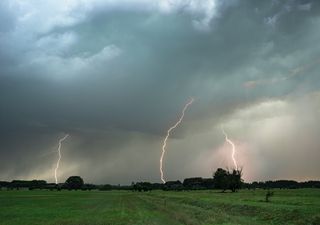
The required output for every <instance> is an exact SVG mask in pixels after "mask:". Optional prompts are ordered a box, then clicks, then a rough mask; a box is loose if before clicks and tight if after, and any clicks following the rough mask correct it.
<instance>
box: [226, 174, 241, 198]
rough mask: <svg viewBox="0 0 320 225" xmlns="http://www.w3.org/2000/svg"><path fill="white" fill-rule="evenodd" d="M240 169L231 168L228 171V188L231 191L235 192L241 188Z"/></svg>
mask: <svg viewBox="0 0 320 225" xmlns="http://www.w3.org/2000/svg"><path fill="white" fill-rule="evenodd" d="M241 176H242V171H241V170H235V169H234V170H232V172H229V171H228V186H229V187H228V188H229V189H230V190H231V191H232V192H236V191H237V190H238V189H240V188H241V184H242V179H241Z"/></svg>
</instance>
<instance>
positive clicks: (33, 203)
mask: <svg viewBox="0 0 320 225" xmlns="http://www.w3.org/2000/svg"><path fill="white" fill-rule="evenodd" d="M265 193H266V191H264V190H255V191H248V190H243V191H240V192H238V193H220V192H217V191H190V192H163V191H154V192H151V193H133V192H129V191H128V192H126V191H110V192H108V191H107V192H99V191H62V192H57V191H0V224H1V225H17V224H21V225H22V224H23V225H36V224H50V225H69V224H72V225H102V224H106V225H109V224H110V225H111V224H112V225H120V224H141V225H149V224H150V225H156V224H163V225H179V224H190V225H191V224H225V225H226V224H237V225H238V224H244V225H250V224H252V225H259V224H268V225H270V224H281V225H282V224H317V225H318V224H320V189H318V190H315V189H302V190H274V193H275V195H274V196H273V197H272V198H271V202H269V203H266V202H264V198H265Z"/></svg>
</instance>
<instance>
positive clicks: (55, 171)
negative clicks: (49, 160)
mask: <svg viewBox="0 0 320 225" xmlns="http://www.w3.org/2000/svg"><path fill="white" fill-rule="evenodd" d="M68 137H69V134H66V135H65V136H64V137H63V138H61V139H59V145H58V155H59V157H58V161H57V165H56V168H55V170H54V178H55V180H56V184H58V178H57V171H58V169H59V165H60V160H61V145H62V142H63V141H64V140H66V139H67V138H68Z"/></svg>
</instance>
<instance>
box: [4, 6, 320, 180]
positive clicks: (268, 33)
mask: <svg viewBox="0 0 320 225" xmlns="http://www.w3.org/2000/svg"><path fill="white" fill-rule="evenodd" d="M168 2H169V3H170V4H167V3H168ZM55 3H56V2H55ZM47 4H48V5H46V4H44V5H42V4H39V5H37V4H34V3H33V2H30V3H28V4H27V3H25V4H22V3H19V1H17V2H15V1H10V2H9V1H3V2H2V3H0V15H1V16H0V21H1V22H0V107H1V114H0V123H1V126H0V133H1V135H0V140H1V144H2V146H1V147H0V153H1V158H0V179H14V178H31V177H34V178H43V179H48V180H52V169H53V165H54V163H55V160H56V155H55V153H54V150H55V148H56V145H57V139H58V138H59V137H61V135H63V133H70V135H71V138H70V139H68V140H67V141H66V143H65V146H64V148H65V153H64V154H65V155H64V158H63V161H62V164H61V165H62V166H61V169H60V171H61V177H62V179H64V178H66V177H67V176H68V175H71V174H74V173H79V174H81V175H82V176H84V177H85V178H86V180H89V181H91V182H119V183H129V182H130V181H131V180H144V179H149V180H152V181H158V177H159V174H158V164H159V161H158V160H159V155H160V148H161V141H162V138H163V135H164V134H165V132H166V129H167V128H168V127H169V126H170V125H171V124H172V123H173V122H174V121H175V120H176V119H177V116H178V114H179V113H180V111H181V109H182V107H183V105H184V104H185V102H186V101H187V100H188V99H189V98H190V97H191V96H193V97H195V99H196V101H195V103H194V105H192V107H191V108H190V110H189V111H188V114H187V115H186V118H185V119H186V120H185V123H183V125H182V126H181V127H180V128H179V130H177V132H175V134H174V137H175V138H174V139H172V140H170V141H171V142H170V145H169V146H170V151H168V155H167V156H166V157H167V158H166V159H167V161H166V163H167V164H166V165H167V167H166V175H167V176H168V178H170V179H178V178H183V177H186V176H196V175H199V176H210V174H211V172H212V169H214V168H216V167H217V166H225V165H224V164H226V165H227V164H228V163H230V161H229V159H228V157H229V155H228V148H227V146H223V137H221V134H220V131H219V127H220V125H221V124H225V125H226V128H228V131H229V132H230V133H231V134H232V137H233V138H234V139H235V140H236V141H238V144H239V147H240V150H239V151H240V152H239V154H240V153H242V155H241V156H240V155H239V160H240V161H241V163H242V164H245V165H243V166H244V167H245V168H248V169H247V170H248V171H247V176H246V178H247V179H248V180H252V179H268V178H275V179H276V178H287V177H290V178H296V179H305V178H315V179H316V178H319V177H317V176H318V175H317V174H316V173H315V172H312V171H316V170H317V169H319V166H318V165H317V164H316V160H315V158H316V157H318V156H319V146H320V145H319V143H318V141H317V138H316V136H317V135H315V134H320V132H319V127H318V125H314V124H320V123H319V121H318V120H319V119H318V116H319V113H320V111H319V110H320V107H319V104H318V102H319V100H320V97H319V91H320V90H319V88H320V81H319V75H318V72H317V71H318V69H319V63H318V62H319V60H320V48H319V47H318V40H319V38H320V32H319V31H318V29H317V27H318V26H319V24H320V17H319V15H320V14H319V13H320V8H319V7H320V4H319V2H318V1H249V0H247V1H230V3H229V4H226V3H225V2H224V3H223V2H222V1H213V0H212V1H211V0H208V1H203V2H202V3H201V2H200V1H199V2H198V1H190V2H187V3H185V4H182V2H181V1H159V2H157V1H156V2H155V3H147V2H144V1H143V0H137V1H133V2H127V1H123V2H121V1H120V2H117V3H115V2H113V1H107V2H104V3H102V2H100V1H98V0H95V1H85V2H82V3H77V1H70V5H68V6H65V5H64V4H63V3H62V2H61V3H60V2H59V1H58V2H57V3H56V4H53V3H52V2H51V1H48V3H47ZM52 4H53V5H52ZM49 6H51V10H50V11H48V7H49ZM301 99H304V100H306V99H308V102H307V103H305V102H304V101H301ZM279 102H280V103H279ZM301 107H303V108H304V109H305V110H304V111H303V113H300V112H296V111H299V110H298V109H299V108H301ZM270 112H271V113H270ZM252 115H255V116H254V117H252V118H251V116H252ZM288 118H289V119H290V123H291V124H292V126H293V127H294V129H297V130H299V132H296V133H291V132H285V131H283V132H284V133H285V134H283V136H284V137H283V139H284V140H286V143H278V142H277V138H278V137H277V136H275V132H272V131H273V130H283V129H285V125H286V124H287V122H288ZM308 118H309V120H308ZM310 120H311V121H313V122H314V124H313V126H312V127H311V126H310V124H309V123H310ZM274 123H275V124H279V127H276V126H274V127H273V126H271V125H272V124H274ZM258 124H260V125H261V127H260V126H259V125H258ZM308 124H309V125H308ZM309 128H310V130H309ZM311 128H312V129H311ZM301 133H302V134H308V135H309V136H308V135H302V134H301ZM298 134H300V136H299V135H298ZM259 135H267V136H265V140H268V142H265V141H264V140H263V139H261V138H260V136H259ZM298 137H301V138H307V137H315V138H314V139H310V142H313V144H312V146H311V145H310V146H305V149H303V151H304V152H306V153H307V154H308V157H310V158H308V159H310V160H311V162H310V163H309V164H308V165H303V164H301V165H300V166H299V169H296V170H297V171H299V173H298V172H295V173H296V174H297V175H296V176H295V174H290V172H288V171H290V168H294V165H291V164H290V162H289V161H295V160H298V159H299V156H298V155H297V157H295V156H294V155H293V154H291V153H292V152H294V151H295V150H293V149H292V147H293V146H295V144H294V143H295V142H296V141H297V138H298ZM300 143H302V142H300ZM301 147H302V146H301ZM221 149H222V150H221ZM271 149H272V150H271ZM280 156H281V157H280ZM286 157H290V158H292V159H290V160H288V161H287V158H286ZM252 161H254V162H255V163H250V162H252ZM258 161H259V162H260V161H261V162H263V163H257V162H258ZM274 161H276V162H277V163H278V164H279V166H277V167H273V168H270V167H269V166H267V165H269V163H271V162H274ZM221 162H223V163H221ZM277 163H275V164H277ZM274 168H277V169H278V170H277V171H274ZM253 171H255V172H253ZM304 174H305V175H304Z"/></svg>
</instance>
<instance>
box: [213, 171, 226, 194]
mask: <svg viewBox="0 0 320 225" xmlns="http://www.w3.org/2000/svg"><path fill="white" fill-rule="evenodd" d="M213 182H214V187H215V188H216V189H222V190H223V192H224V191H225V190H227V189H228V171H226V170H224V169H222V168H218V169H217V171H216V172H215V173H214V174H213Z"/></svg>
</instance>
